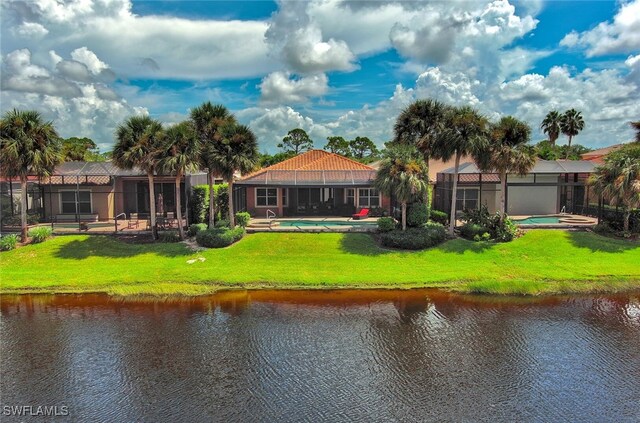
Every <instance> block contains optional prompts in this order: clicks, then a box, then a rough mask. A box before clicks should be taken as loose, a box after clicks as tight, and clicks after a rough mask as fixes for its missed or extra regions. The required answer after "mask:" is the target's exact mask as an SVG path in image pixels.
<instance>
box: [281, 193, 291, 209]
mask: <svg viewBox="0 0 640 423" xmlns="http://www.w3.org/2000/svg"><path fill="white" fill-rule="evenodd" d="M282 206H283V207H288V206H289V188H282Z"/></svg>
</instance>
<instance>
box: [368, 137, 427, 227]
mask: <svg viewBox="0 0 640 423" xmlns="http://www.w3.org/2000/svg"><path fill="white" fill-rule="evenodd" d="M415 151H416V150H415V147H413V146H407V145H399V146H396V147H393V148H391V149H389V150H387V152H386V157H385V158H384V159H383V160H382V163H381V164H380V168H379V169H378V172H377V174H376V178H375V180H374V182H373V183H374V186H375V187H376V188H377V189H378V190H379V191H380V192H381V193H382V194H385V195H387V196H392V195H393V196H395V198H396V200H398V201H399V202H400V204H401V207H402V230H403V231H405V230H406V229H407V203H408V202H409V201H411V200H412V199H413V198H415V197H416V196H419V197H424V196H426V194H427V191H428V189H429V183H428V181H427V179H428V177H429V170H428V168H427V164H426V163H425V162H424V160H422V158H418V157H416V153H415Z"/></svg>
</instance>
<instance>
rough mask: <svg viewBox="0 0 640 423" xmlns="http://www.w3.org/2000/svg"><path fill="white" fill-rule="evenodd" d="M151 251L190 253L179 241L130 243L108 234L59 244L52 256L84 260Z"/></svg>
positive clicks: (175, 255) (173, 255) (169, 255)
mask: <svg viewBox="0 0 640 423" xmlns="http://www.w3.org/2000/svg"><path fill="white" fill-rule="evenodd" d="M147 253H153V254H156V255H159V256H164V257H179V256H188V255H191V254H192V251H190V250H189V249H188V248H187V247H186V246H185V245H184V244H181V243H144V244H132V243H127V242H122V241H120V240H117V239H114V238H111V237H108V236H88V237H87V238H85V239H82V240H78V239H76V240H73V241H70V242H67V243H64V244H63V245H61V246H60V247H59V248H58V250H57V251H55V252H54V256H55V257H57V258H62V259H71V260H84V259H86V258H89V257H107V258H125V257H132V256H137V255H140V254H147Z"/></svg>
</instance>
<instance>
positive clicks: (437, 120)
mask: <svg viewBox="0 0 640 423" xmlns="http://www.w3.org/2000/svg"><path fill="white" fill-rule="evenodd" d="M448 110H449V106H447V105H445V104H444V103H441V102H439V101H437V100H432V99H427V100H417V101H415V102H414V103H412V104H411V105H409V106H408V107H407V108H405V109H404V110H403V111H402V112H401V113H400V115H399V116H398V118H397V119H396V123H395V125H394V127H393V131H394V134H395V138H394V141H395V142H396V143H399V144H408V145H414V146H415V147H416V148H417V149H418V150H419V151H420V152H421V153H422V154H423V155H424V161H425V162H426V163H427V164H428V163H429V159H430V158H431V155H432V153H433V147H434V144H435V141H436V139H437V136H438V135H439V134H440V132H441V131H442V129H443V127H444V122H445V117H446V114H447V112H448Z"/></svg>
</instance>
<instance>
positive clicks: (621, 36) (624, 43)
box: [560, 0, 640, 57]
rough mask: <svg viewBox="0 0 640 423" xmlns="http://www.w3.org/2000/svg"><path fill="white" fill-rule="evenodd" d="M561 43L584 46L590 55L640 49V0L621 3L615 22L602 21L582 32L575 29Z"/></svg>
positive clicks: (566, 45)
mask: <svg viewBox="0 0 640 423" xmlns="http://www.w3.org/2000/svg"><path fill="white" fill-rule="evenodd" d="M560 45H562V46H565V47H584V48H586V49H587V56H588V57H594V56H603V55H608V54H619V53H632V52H636V51H638V50H640V0H635V1H631V2H626V3H625V2H623V3H621V6H620V10H618V13H616V15H615V16H614V18H613V22H601V23H600V24H599V25H598V26H596V27H595V28H593V29H591V30H589V31H585V32H582V33H577V32H575V31H573V32H571V33H569V34H567V35H566V36H565V37H564V38H563V39H562V40H561V41H560Z"/></svg>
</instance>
